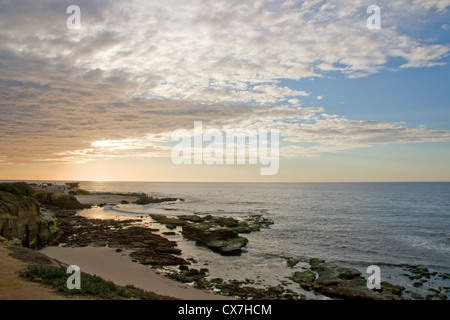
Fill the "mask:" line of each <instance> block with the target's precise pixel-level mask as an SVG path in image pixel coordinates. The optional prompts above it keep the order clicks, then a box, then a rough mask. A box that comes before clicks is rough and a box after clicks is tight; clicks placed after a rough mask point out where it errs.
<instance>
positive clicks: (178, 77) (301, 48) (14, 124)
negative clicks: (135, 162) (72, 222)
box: [0, 0, 450, 163]
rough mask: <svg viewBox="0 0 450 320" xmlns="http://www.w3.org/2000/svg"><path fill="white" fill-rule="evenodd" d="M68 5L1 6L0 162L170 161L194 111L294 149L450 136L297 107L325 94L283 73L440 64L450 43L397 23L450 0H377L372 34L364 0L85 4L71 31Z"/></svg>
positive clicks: (313, 151) (47, 1) (311, 151)
mask: <svg viewBox="0 0 450 320" xmlns="http://www.w3.org/2000/svg"><path fill="white" fill-rule="evenodd" d="M69 4H72V3H70V1H51V0H43V1H32V0H28V1H0V111H1V112H2V117H1V118H0V134H1V136H2V139H1V140H0V150H1V153H2V154H1V155H0V162H3V163H5V162H9V163H20V162H27V161H28V162H29V161H37V160H39V161H88V160H90V159H94V158H96V157H104V158H108V157H118V156H124V155H145V156H165V155H166V154H167V150H168V149H167V148H168V146H167V145H166V144H165V142H166V141H167V140H165V139H167V135H168V134H169V133H170V132H171V131H173V130H175V129H177V128H183V127H187V128H189V127H190V126H191V125H192V123H193V121H194V120H203V121H204V123H205V125H206V124H207V125H209V126H211V127H215V128H224V129H226V128H233V127H234V128H236V127H238V128H255V129H258V128H260V127H262V128H266V129H271V128H278V129H280V130H281V133H282V135H283V137H284V142H285V143H286V144H285V145H284V149H282V150H290V151H289V152H288V153H289V154H290V155H291V156H296V155H310V156H311V155H317V154H320V153H321V152H330V151H337V150H348V149H351V148H357V147H362V146H368V145H373V144H381V143H413V142H434V141H438V142H445V141H449V133H448V131H436V130H427V129H426V128H418V129H411V128H407V127H405V126H403V125H400V124H394V123H390V122H382V123H376V122H371V121H362V122H359V121H353V120H349V119H346V118H344V117H342V116H339V115H328V114H326V113H325V111H324V110H323V109H321V108H300V107H299V106H304V105H305V100H306V99H307V97H311V96H313V97H316V99H317V100H321V98H322V97H323V95H322V94H325V93H323V92H308V91H306V90H301V89H298V88H297V89H293V88H291V87H289V86H287V85H285V84H284V82H283V81H282V80H284V79H286V80H298V79H314V78H316V77H327V76H328V73H329V72H330V71H334V72H340V73H342V74H345V75H346V76H348V77H351V78H357V77H364V76H367V75H370V74H373V73H376V72H379V71H380V70H383V69H384V68H387V67H386V65H387V63H388V62H389V61H390V59H392V58H401V59H403V60H404V61H405V62H404V63H403V65H402V66H401V68H418V67H430V66H436V65H440V64H442V62H441V59H442V58H443V57H446V56H447V55H448V54H449V46H448V45H446V44H435V43H432V42H430V41H421V40H420V39H415V38H414V37H413V36H412V35H406V34H402V33H401V32H400V31H399V30H401V29H402V28H399V27H398V26H399V25H401V26H407V25H408V23H411V20H414V19H416V18H422V19H425V20H426V18H427V16H426V15H427V12H429V11H435V12H437V13H438V14H443V13H444V12H445V11H446V10H447V8H448V6H449V5H450V1H443V0H433V1H419V0H399V1H387V0H380V1H378V3H377V4H378V5H379V6H380V7H381V8H382V18H383V22H382V29H381V30H379V31H377V32H371V31H370V30H368V29H367V27H366V19H367V14H366V11H365V9H366V7H367V5H368V4H367V1H363V0H356V1H344V0H336V1H333V2H332V3H330V2H328V1H321V0H320V1H294V0H288V1H281V2H274V1H269V0H267V1H266V0H259V1H238V0H226V1H225V0H217V1H207V0H193V1H178V0H170V1H164V2H162V1H156V0H155V1H149V0H118V1H114V2H111V1H106V0H95V1H93V0H79V1H77V5H79V6H80V8H81V12H82V29H81V30H76V31H71V30H67V29H66V27H65V26H66V19H67V17H68V15H67V14H66V8H67V6H68V5H69ZM403 29H405V28H403ZM277 104H283V105H281V106H276V107H274V105H277Z"/></svg>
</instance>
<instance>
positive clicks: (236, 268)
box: [81, 182, 450, 293]
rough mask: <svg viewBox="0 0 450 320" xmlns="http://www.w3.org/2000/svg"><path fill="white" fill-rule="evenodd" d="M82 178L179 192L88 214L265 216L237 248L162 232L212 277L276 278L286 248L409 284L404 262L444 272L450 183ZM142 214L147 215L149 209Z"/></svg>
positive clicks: (121, 188) (105, 185)
mask: <svg viewBox="0 0 450 320" xmlns="http://www.w3.org/2000/svg"><path fill="white" fill-rule="evenodd" d="M81 187H82V188H83V189H86V190H90V191H111V192H145V193H149V194H152V195H154V196H156V197H180V198H183V199H184V200H185V201H183V202H172V203H164V204H151V205H148V206H138V205H134V204H127V205H117V206H115V207H112V206H107V207H105V208H95V209H89V210H84V211H83V212H82V213H81V215H84V216H87V217H96V218H98V217H100V218H102V217H104V218H111V217H117V218H129V217H137V216H139V217H147V216H148V214H149V213H161V214H164V215H167V216H174V215H179V214H193V213H197V214H212V215H221V216H236V217H238V216H244V215H249V214H260V215H263V216H264V217H266V218H269V219H272V220H273V221H274V224H273V225H272V226H271V227H270V228H269V229H263V230H261V231H260V232H254V233H251V234H247V235H245V236H246V237H247V238H248V239H249V244H248V246H247V248H246V251H245V252H244V254H243V255H241V256H239V257H223V256H220V255H218V254H216V253H213V252H210V251H209V250H208V249H205V248H202V247H198V246H195V244H194V243H193V242H191V241H186V240H184V239H183V238H182V236H181V235H179V234H177V235H175V236H168V238H170V239H173V240H175V241H178V243H179V247H180V248H181V249H182V251H183V257H185V258H189V257H190V258H194V259H195V260H197V261H198V264H197V265H198V267H206V268H208V269H209V270H210V275H211V278H214V277H222V278H228V279H238V280H244V279H246V278H249V279H256V280H257V282H258V283H260V285H275V284H278V283H279V282H280V281H284V280H286V278H287V277H288V276H289V275H290V274H292V273H293V271H295V269H294V270H293V269H290V268H288V267H287V266H286V258H288V257H292V258H296V259H299V260H300V263H299V264H298V265H297V266H296V268H297V269H298V268H302V267H304V266H305V265H307V261H308V260H309V259H310V258H312V257H318V258H322V259H325V260H326V261H330V262H335V263H338V264H341V265H343V266H352V267H355V268H357V269H359V270H360V271H361V272H363V273H364V272H365V271H366V268H367V267H368V266H369V265H378V266H380V268H381V271H382V281H384V280H387V281H390V282H392V283H397V284H402V285H406V286H410V285H411V284H410V283H409V282H410V281H409V280H408V279H407V277H405V276H404V275H403V274H404V273H405V272H404V270H403V268H404V265H419V266H426V267H428V268H430V270H436V271H438V272H450V183H445V182H442V183H156V182H150V183H144V182H82V183H81ZM143 223H144V224H145V223H146V224H148V225H151V224H152V222H151V219H150V218H148V220H146V219H144V220H143ZM153 227H154V226H153ZM162 231H165V230H164V228H163V229H161V232H162ZM433 281H434V282H433ZM433 281H431V282H430V284H429V285H430V286H447V287H448V286H450V284H449V281H448V280H442V282H439V281H440V280H433ZM292 287H295V285H293V286H292ZM426 289H427V286H426V285H425V286H424V287H423V288H420V289H414V290H419V291H420V290H422V293H423V291H425V290H426Z"/></svg>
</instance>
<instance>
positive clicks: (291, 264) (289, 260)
mask: <svg viewBox="0 0 450 320" xmlns="http://www.w3.org/2000/svg"><path fill="white" fill-rule="evenodd" d="M299 262H300V260H298V259H294V258H286V264H287V266H288V267H289V268H294V267H295V266H296V265H297V263H299Z"/></svg>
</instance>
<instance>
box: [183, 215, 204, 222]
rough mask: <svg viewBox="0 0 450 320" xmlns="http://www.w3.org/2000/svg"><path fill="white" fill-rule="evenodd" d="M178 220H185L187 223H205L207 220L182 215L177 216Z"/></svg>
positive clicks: (195, 216)
mask: <svg viewBox="0 0 450 320" xmlns="http://www.w3.org/2000/svg"><path fill="white" fill-rule="evenodd" d="M177 218H178V219H181V220H185V221H190V222H203V221H205V218H202V217H200V216H197V215H195V214H194V215H181V216H177Z"/></svg>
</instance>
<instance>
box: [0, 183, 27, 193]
mask: <svg viewBox="0 0 450 320" xmlns="http://www.w3.org/2000/svg"><path fill="white" fill-rule="evenodd" d="M0 191H4V192H8V193H12V194H14V195H16V196H25V197H32V196H33V195H34V190H33V188H32V187H31V186H30V185H29V184H28V183H26V182H12V183H11V182H3V183H0Z"/></svg>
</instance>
